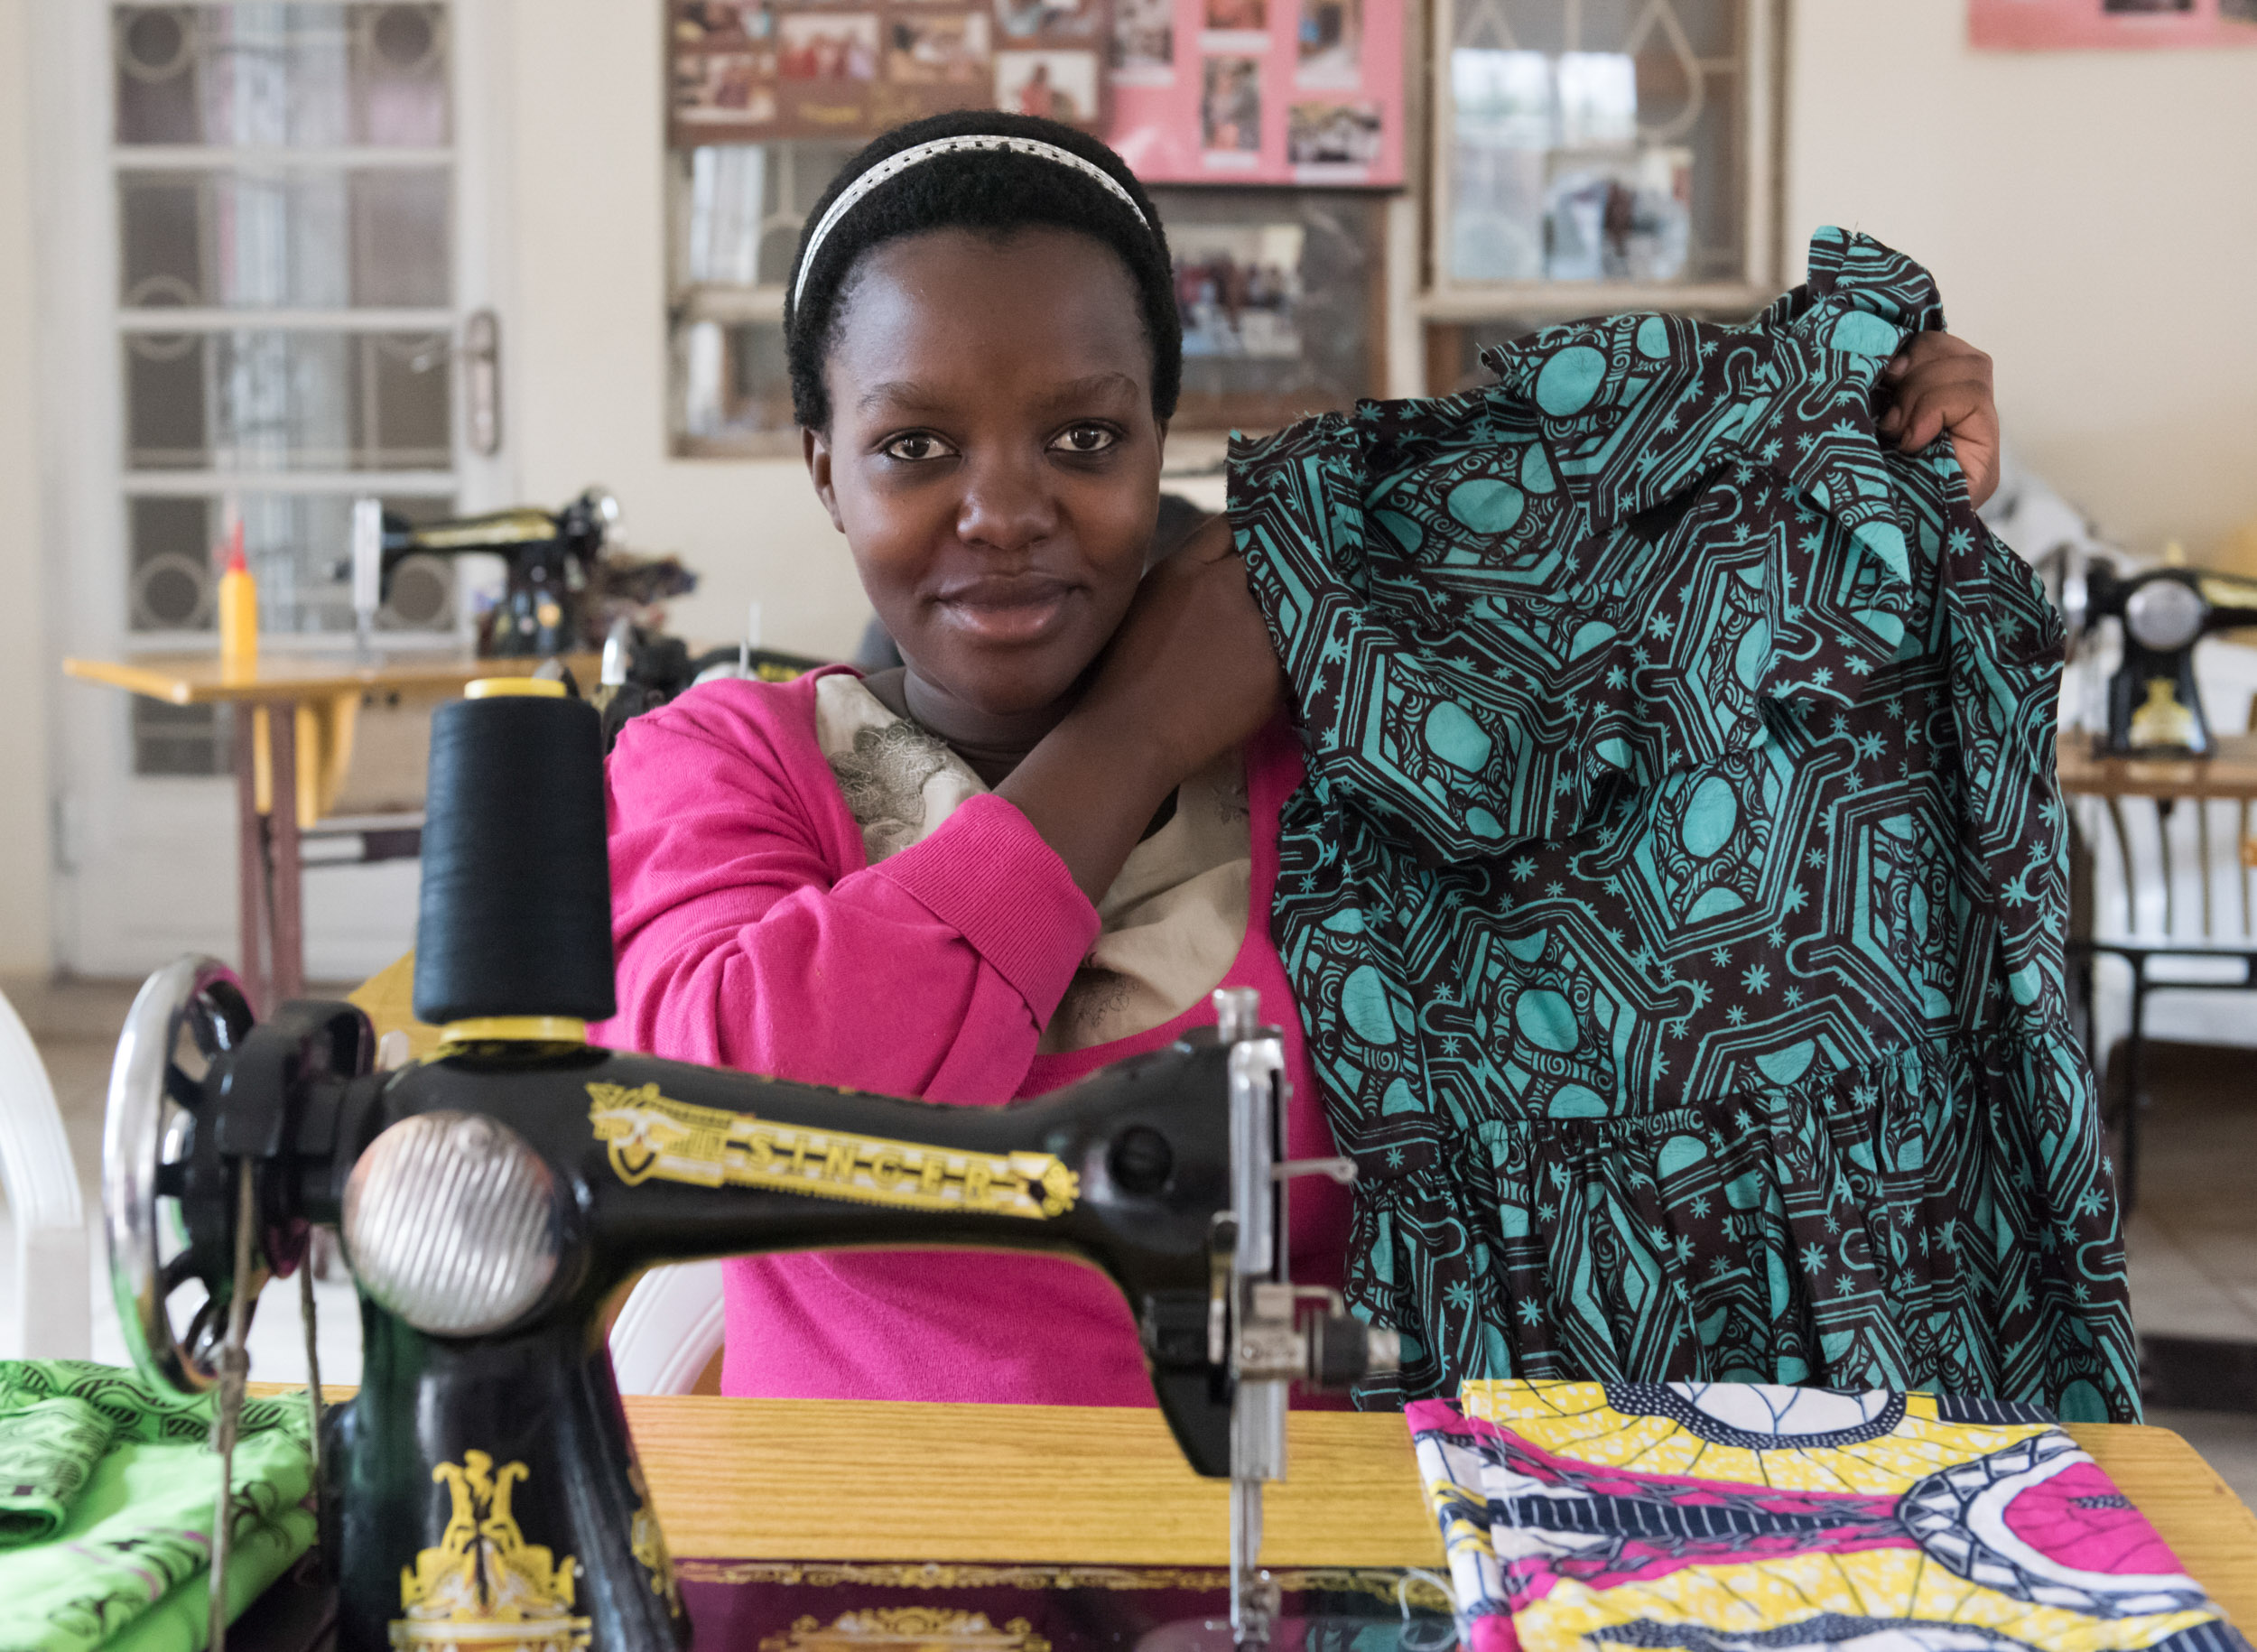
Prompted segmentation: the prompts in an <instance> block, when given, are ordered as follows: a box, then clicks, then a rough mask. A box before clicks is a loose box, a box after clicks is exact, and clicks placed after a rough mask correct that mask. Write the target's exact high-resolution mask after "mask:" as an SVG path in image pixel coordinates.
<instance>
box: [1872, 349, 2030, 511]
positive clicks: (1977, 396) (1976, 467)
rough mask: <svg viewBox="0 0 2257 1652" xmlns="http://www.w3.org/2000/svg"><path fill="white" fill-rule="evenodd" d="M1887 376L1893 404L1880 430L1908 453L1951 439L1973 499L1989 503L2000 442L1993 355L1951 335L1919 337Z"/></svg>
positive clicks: (1891, 365)
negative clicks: (1992, 373) (1994, 396)
mask: <svg viewBox="0 0 2257 1652" xmlns="http://www.w3.org/2000/svg"><path fill="white" fill-rule="evenodd" d="M1881 384H1882V386H1883V388H1884V390H1885V391H1886V393H1887V394H1888V396H1889V405H1888V406H1887V407H1886V408H1885V409H1884V410H1882V412H1881V416H1880V417H1879V418H1878V419H1876V420H1875V421H1874V422H1873V427H1874V429H1875V430H1876V431H1878V432H1880V433H1881V436H1882V437H1884V438H1886V439H1888V440H1890V441H1894V442H1895V443H1896V444H1897V446H1898V447H1899V448H1901V449H1903V450H1905V451H1906V452H1917V451H1918V450H1920V449H1921V448H1924V447H1926V446H1927V444H1928V443H1930V442H1931V441H1935V440H1936V439H1937V437H1938V436H1945V435H1948V436H1949V437H1950V438H1951V444H1952V450H1953V452H1954V453H1955V455H1956V456H1957V457H1958V459H1959V468H1960V469H1962V470H1964V471H1965V472H1966V476H1967V492H1968V495H1969V497H1971V498H1973V499H1974V502H1975V503H1976V504H1977V505H1980V504H1982V503H1983V501H1984V500H1985V499H1988V498H1989V497H1991V494H1992V490H1993V489H1995V488H1996V487H1998V476H1999V440H2000V439H1999V413H1998V404H1997V402H1996V401H1995V399H1994V398H1993V396H1992V385H1991V358H1990V357H1988V356H1986V355H1984V354H1983V352H1982V351H1981V350H1979V349H1977V348H1974V345H1972V344H1969V343H1968V342H1967V341H1966V340H1965V339H1955V338H1954V337H1953V336H1952V335H1951V334H1949V333H1935V332H1929V333H1916V334H1914V335H1913V336H1912V337H1911V338H1910V339H1907V340H1906V341H1905V345H1904V348H1902V349H1900V350H1899V351H1898V352H1897V354H1896V355H1895V356H1893V357H1890V360H1889V362H1888V364H1887V365H1886V366H1885V367H1883V368H1882V369H1881Z"/></svg>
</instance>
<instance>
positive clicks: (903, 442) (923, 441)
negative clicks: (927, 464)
mask: <svg viewBox="0 0 2257 1652" xmlns="http://www.w3.org/2000/svg"><path fill="white" fill-rule="evenodd" d="M882 451H883V452H884V453H885V455H886V457H887V458H888V459H908V460H911V461H912V462H914V461H915V460H917V459H938V458H940V457H941V456H942V455H943V454H944V453H946V452H947V451H948V444H947V443H946V442H944V441H942V440H941V439H940V438H939V437H938V436H925V435H909V436H896V437H895V438H894V439H893V440H892V441H889V442H887V444H886V445H885V447H884V449H883V450H882Z"/></svg>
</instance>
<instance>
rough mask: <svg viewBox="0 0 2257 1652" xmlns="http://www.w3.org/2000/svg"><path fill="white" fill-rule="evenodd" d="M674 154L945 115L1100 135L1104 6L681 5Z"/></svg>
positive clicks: (1019, 1)
mask: <svg viewBox="0 0 2257 1652" xmlns="http://www.w3.org/2000/svg"><path fill="white" fill-rule="evenodd" d="M668 26H669V29H670V31H671V39H670V42H669V45H670V48H671V59H672V71H671V72H672V74H673V86H672V97H671V101H670V108H671V112H672V115H671V130H670V132H669V142H670V144H671V145H672V146H673V147H674V148H677V149H693V148H697V147H700V146H701V145H705V144H753V143H761V142H765V141H767V140H770V139H783V138H831V139H846V140H853V139H859V138H865V137H871V136H875V135H877V134H878V133H880V132H883V131H885V130H886V129H887V128H888V127H890V126H896V125H900V124H901V123H902V122H904V121H907V120H915V119H917V118H918V117H919V116H925V115H934V114H938V113H940V112H941V111H943V110H945V109H961V108H1002V109H1012V110H1016V111H1017V112H1019V113H1021V114H1026V115H1040V116H1046V117H1048V118H1049V119H1052V120H1060V121H1064V122H1067V123H1068V124H1070V125H1077V126H1085V127H1090V128H1092V129H1097V128H1101V127H1102V125H1103V124H1104V117H1105V114H1106V109H1105V92H1106V79H1105V75H1104V73H1103V58H1104V52H1105V51H1106V50H1107V48H1108V46H1109V43H1110V39H1111V34H1112V16H1111V8H1110V5H1109V4H1108V0H984V3H983V4H976V5H967V4H964V3H963V0H959V4H957V5H948V4H947V3H946V0H941V3H940V4H937V5H936V4H933V0H916V3H914V4H904V3H901V0H673V5H672V7H671V8H670V14H669V18H668Z"/></svg>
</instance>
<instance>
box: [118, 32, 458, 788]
mask: <svg viewBox="0 0 2257 1652" xmlns="http://www.w3.org/2000/svg"><path fill="white" fill-rule="evenodd" d="M111 37H112V58H113V64H114V70H115V74H114V95H115V104H116V110H115V117H116V124H115V127H114V132H113V140H114V141H113V144H112V147H111V157H112V165H113V172H114V184H115V189H116V214H117V216H116V223H117V270H118V292H117V307H116V318H117V320H116V325H117V350H118V356H117V359H118V364H119V372H120V374H121V376H122V388H123V393H124V394H123V398H122V404H123V409H124V420H123V423H124V429H123V432H122V440H123V448H124V451H123V455H122V458H123V461H124V462H123V466H122V474H123V487H124V491H125V527H126V552H125V553H126V556H127V558H128V559H129V569H128V576H129V577H128V580H127V582H126V593H127V598H126V602H127V613H126V616H125V623H126V628H127V631H128V633H129V636H131V638H132V641H133V643H134V644H135V645H137V646H142V647H147V648H152V649H162V648H165V647H173V648H178V647H181V646H183V645H207V644H206V643H204V642H202V641H200V639H201V638H203V637H204V636H205V634H208V633H209V631H210V630H211V629H212V627H213V626H214V624H215V614H214V607H215V603H214V599H215V593H216V587H217V582H218V563H217V561H216V547H217V546H218V543H219V541H220V539H221V538H222V536H223V534H225V532H226V524H227V523H228V520H229V519H230V516H231V515H239V517H240V520H241V522H242V524H243V533H244V543H245V550H246V554H247V557H248V560H249V562H250V566H251V569H252V571H253V572H254V573H255V575H256V576H257V580H258V587H259V608H260V614H259V617H260V624H261V627H262V630H263V632H264V634H265V636H266V637H267V638H268V639H269V645H270V646H283V647H288V646H292V645H302V646H311V647H317V648H318V647H320V646H322V645H323V643H324V639H330V642H331V643H332V644H333V645H337V646H345V645H349V641H350V638H351V636H352V633H353V612H352V604H351V591H350V586H349V582H348V579H347V577H346V573H345V568H344V564H345V563H346V561H347V559H348V554H349V533H350V520H351V515H352V502H353V500H354V499H355V498H356V497H364V496H374V497H379V498H381V499H383V500H384V502H385V506H386V507H387V508H390V509H393V510H396V511H400V512H402V513H403V514H404V515H408V516H410V517H412V518H421V519H430V518H434V517H438V516H442V515H448V514H450V512H451V509H452V506H453V502H454V497H455V491H456V476H455V450H456V444H455V440H454V431H453V420H454V409H453V397H452V394H451V384H452V373H451V371H450V367H451V358H452V349H451V339H452V338H453V333H454V327H455V323H456V320H457V313H456V306H455V293H454V278H453V269H454V257H453V237H452V233H451V213H452V195H453V188H454V167H455V157H454V150H453V146H452V144H453V123H452V119H451V115H450V97H451V93H450V81H451V75H450V51H449V40H448V9H447V7H446V6H445V5H360V4H339V3H335V0H330V3H315V0H302V3H300V4H283V5H247V4H233V5H219V4H212V5H116V6H114V7H113V8H112V11H111ZM382 623H384V624H385V626H387V627H388V628H390V629H393V630H398V631H409V632H413V631H432V630H441V631H443V630H447V629H450V627H451V624H452V616H451V614H450V613H448V612H443V611H435V610H434V609H433V608H431V607H430V606H428V605H426V606H425V607H424V608H423V609H422V610H420V611H418V612H416V613H414V614H404V613H398V612H394V613H390V614H387V615H386V616H385V617H384V620H383V622H382ZM135 705H136V707H137V708H142V709H140V710H137V711H136V717H137V719H138V720H137V723H136V729H135V735H136V738H135V747H136V768H137V770H138V771H139V772H143V773H181V772H188V771H193V770H197V769H200V768H202V767H203V766H204V765H206V764H207V763H208V762H217V761H218V759H219V756H220V752H219V745H220V742H219V741H218V738H217V735H216V731H214V730H209V729H206V730H202V731H199V730H198V729H190V728H188V727H186V726H184V725H182V724H181V722H180V720H179V719H177V718H176V719H172V721H170V722H167V723H165V724H164V725H163V727H162V728H159V727H157V726H155V725H154V724H153V722H152V721H151V719H153V717H154V716H155V715H156V713H155V712H154V711H153V709H149V708H146V707H145V705H144V702H142V701H135ZM143 724H149V726H148V727H144V726H143ZM206 772H209V771H208V770H207V771H206Z"/></svg>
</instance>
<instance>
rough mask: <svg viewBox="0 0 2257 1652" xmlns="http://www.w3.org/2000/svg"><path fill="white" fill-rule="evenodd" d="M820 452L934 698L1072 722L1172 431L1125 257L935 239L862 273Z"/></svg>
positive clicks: (1117, 606) (1039, 241)
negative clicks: (1067, 714)
mask: <svg viewBox="0 0 2257 1652" xmlns="http://www.w3.org/2000/svg"><path fill="white" fill-rule="evenodd" d="M845 303H846V310H845V312H844V314H843V315H842V318H841V325H840V326H839V327H838V329H837V330H836V334H835V338H836V342H835V343H834V344H833V346H832V348H831V355H830V357H829V359H828V360H827V362H826V363H825V364H824V382H825V385H826V387H827V388H828V390H829V392H830V396H831V428H830V430H829V431H827V432H808V433H807V435H806V438H805V445H806V453H807V463H808V469H809V471H810V473H811V474H812V475H813V478H814V482H815V488H816V491H817V492H818V493H820V494H821V495H822V501H823V504H824V505H825V506H827V507H828V508H829V510H830V512H831V521H832V523H833V524H836V525H837V527H838V528H839V530H840V531H841V533H843V534H845V535H846V536H847V546H848V549H849V550H850V552H852V553H853V556H854V562H855V567H856V569H857V570H858V571H859V573H860V574H861V576H862V588H863V589H865V590H866V591H868V593H869V599H870V603H871V605H872V606H873V607H874V608H877V610H878V617H879V619H881V620H883V621H884V622H885V626H886V629H887V631H889V632H890V633H892V635H893V638H894V641H895V643H896V645H898V646H899V647H900V649H901V656H902V658H903V660H904V661H906V663H907V664H908V666H909V670H910V672H911V673H912V675H913V676H914V677H915V678H918V679H920V680H921V682H922V686H923V687H924V690H925V691H926V692H927V696H928V699H929V698H930V696H931V695H932V694H933V693H934V692H937V693H938V694H939V695H941V696H943V697H945V699H946V700H947V701H952V702H954V703H955V704H957V705H959V706H961V708H962V709H963V710H967V711H970V712H972V713H975V714H977V715H979V716H981V717H986V718H1000V719H1014V718H1020V717H1027V716H1033V715H1038V714H1040V713H1042V712H1044V711H1045V710H1051V709H1053V708H1055V707H1057V706H1058V705H1060V704H1061V703H1062V702H1063V701H1065V700H1066V698H1067V697H1068V696H1069V695H1070V694H1071V693H1072V691H1073V687H1074V684H1075V682H1076V681H1077V679H1079V678H1080V677H1081V675H1082V673H1083V671H1085V670H1086V669H1087V668H1088V666H1089V664H1090V663H1091V661H1092V660H1094V659H1095V658H1096V657H1097V654H1098V653H1099V651H1100V650H1101V649H1102V648H1103V647H1104V645H1105V644H1106V642H1107V641H1108V640H1109V639H1110V637H1111V636H1112V635H1113V632H1114V630H1115V628H1116V627H1117V626H1119V624H1120V620H1121V617H1122V615H1123V614H1124V613H1126V612H1127V610H1128V603H1129V599H1131V598H1132V597H1133V596H1135V594H1136V589H1137V581H1138V578H1139V576H1140V575H1141V574H1142V572H1143V569H1144V553H1145V548H1146V545H1147V543H1148V542H1149V541H1150V539H1151V537H1152V527H1153V522H1154V519H1155V515H1156V512H1157V510H1158V502H1159V482H1160V448H1161V443H1162V441H1164V440H1165V438H1166V427H1165V426H1163V425H1161V424H1160V423H1159V422H1157V421H1156V420H1155V419H1154V418H1153V416H1152V349H1151V346H1150V345H1149V344H1148V343H1147V341H1146V339H1145V335H1144V326H1143V321H1142V319H1141V316H1140V313H1139V311H1138V302H1137V293H1136V289H1135V286H1134V284H1133V283H1132V282H1131V280H1130V277H1129V274H1128V270H1127V268H1126V267H1124V266H1123V265H1122V264H1121V261H1120V259H1119V255H1116V254H1115V253H1114V252H1113V251H1112V250H1111V249H1110V248H1109V247H1107V246H1105V245H1104V244H1103V243H1101V242H1100V241H1097V240H1094V239H1092V238H1091V237H1088V236H1083V235H1077V234H1074V233H1073V232H1072V231H1068V230H1063V229H1047V228H1044V229H1027V230H1022V231H1019V232H1017V233H1016V234H1014V235H1012V236H1011V237H1008V239H1006V240H1001V241H997V240H990V239H988V238H985V237H980V236H975V235H972V234H971V233H970V232H968V231H963V230H935V231H933V232H931V233H929V234H925V235H920V236H915V237H906V238H904V239H902V240H898V241H891V242H887V243H886V244H885V245H883V246H879V247H878V248H877V249H876V250H875V251H873V252H871V253H870V254H869V255H868V256H867V257H865V258H864V259H863V260H862V262H861V263H860V264H859V265H858V266H857V270H856V273H855V275H854V277H853V278H852V284H851V287H850V290H849V292H848V294H847V296H846V300H845Z"/></svg>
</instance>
